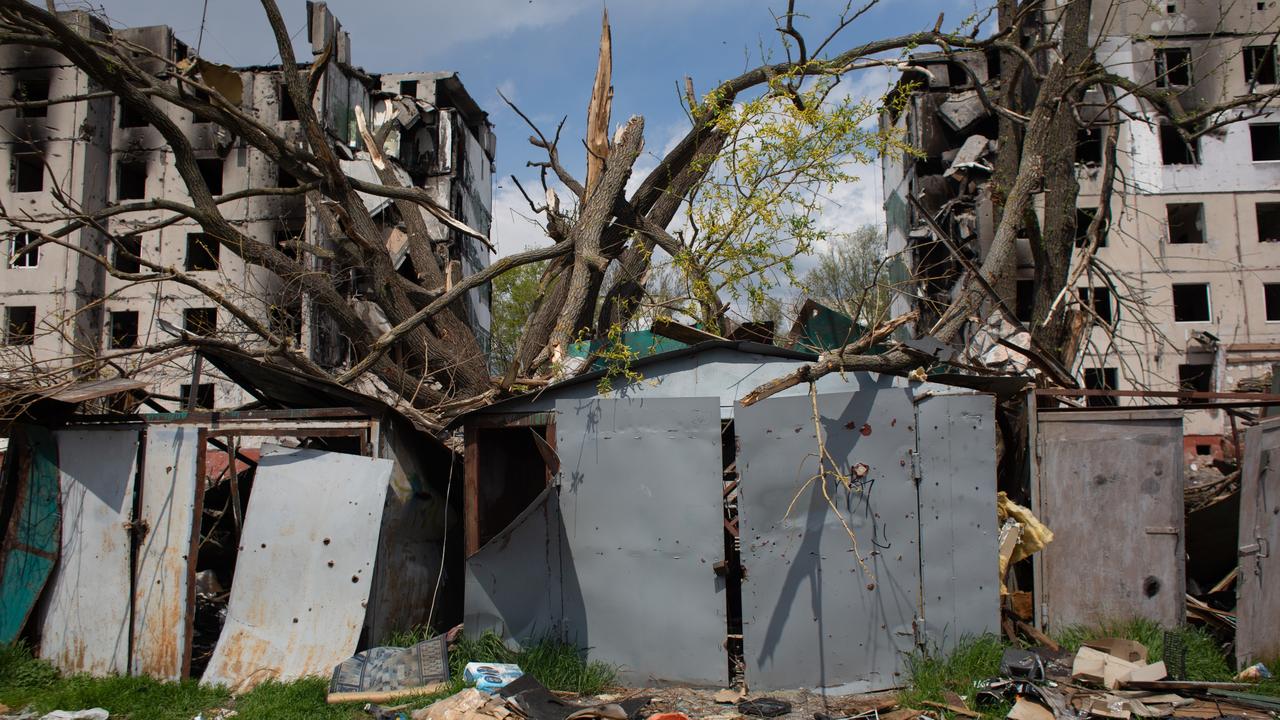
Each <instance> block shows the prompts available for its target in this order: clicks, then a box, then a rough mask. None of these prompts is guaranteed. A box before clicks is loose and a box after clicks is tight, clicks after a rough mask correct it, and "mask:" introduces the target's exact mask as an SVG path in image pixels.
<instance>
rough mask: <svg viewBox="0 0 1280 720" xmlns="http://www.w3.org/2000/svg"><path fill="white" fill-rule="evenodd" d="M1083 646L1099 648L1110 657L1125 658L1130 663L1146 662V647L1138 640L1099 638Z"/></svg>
mask: <svg viewBox="0 0 1280 720" xmlns="http://www.w3.org/2000/svg"><path fill="white" fill-rule="evenodd" d="M1084 646H1085V647H1088V648H1093V649H1094V650H1099V651H1101V652H1104V653H1106V654H1108V655H1111V656H1112V657H1117V658H1120V659H1121V660H1127V661H1129V662H1131V663H1143V664H1146V662H1147V648H1146V646H1144V645H1143V644H1142V643H1140V642H1136V641H1134V640H1127V639H1125V638H1100V639H1098V640H1091V641H1089V642H1087V643H1085V644H1084Z"/></svg>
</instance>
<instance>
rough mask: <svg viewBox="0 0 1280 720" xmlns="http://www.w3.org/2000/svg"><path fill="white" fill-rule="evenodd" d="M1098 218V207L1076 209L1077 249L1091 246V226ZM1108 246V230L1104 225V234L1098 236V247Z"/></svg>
mask: <svg viewBox="0 0 1280 720" xmlns="http://www.w3.org/2000/svg"><path fill="white" fill-rule="evenodd" d="M1097 216H1098V208H1096V207H1077V208H1076V237H1075V242H1076V247H1077V248H1084V247H1088V245H1089V226H1090V225H1092V224H1093V219H1094V218H1095V217H1097ZM1106 246H1107V228H1106V226H1105V225H1104V226H1103V228H1102V232H1101V233H1100V234H1099V236H1098V247H1100V248H1104V247H1106Z"/></svg>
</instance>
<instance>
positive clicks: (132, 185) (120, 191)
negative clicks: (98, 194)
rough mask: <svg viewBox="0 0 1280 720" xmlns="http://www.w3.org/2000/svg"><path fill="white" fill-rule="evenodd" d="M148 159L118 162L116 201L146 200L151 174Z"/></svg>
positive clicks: (129, 159)
mask: <svg viewBox="0 0 1280 720" xmlns="http://www.w3.org/2000/svg"><path fill="white" fill-rule="evenodd" d="M149 169H150V168H148V163H147V159H146V158H142V159H137V158H120V159H119V160H117V161H116V200H146V199H147V180H149V179H150V178H149V177H148V175H149V173H148V170H149Z"/></svg>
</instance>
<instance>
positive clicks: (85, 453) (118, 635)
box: [40, 430, 139, 676]
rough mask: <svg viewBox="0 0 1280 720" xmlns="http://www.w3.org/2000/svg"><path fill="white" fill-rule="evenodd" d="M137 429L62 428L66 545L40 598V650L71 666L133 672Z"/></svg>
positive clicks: (61, 666) (59, 663)
mask: <svg viewBox="0 0 1280 720" xmlns="http://www.w3.org/2000/svg"><path fill="white" fill-rule="evenodd" d="M138 434H139V433H138V431H137V430H61V431H59V432H57V433H56V434H55V437H56V438H57V442H58V455H59V457H60V458H61V463H60V467H59V471H60V475H61V477H60V483H61V488H62V547H61V552H60V555H59V559H58V566H57V568H56V569H55V570H54V573H53V577H52V578H51V579H50V581H49V588H48V590H47V591H46V592H45V596H44V601H43V603H42V606H41V624H40V627H41V631H40V657H42V658H44V659H46V660H48V661H50V662H52V663H53V664H54V665H56V666H57V667H58V668H59V669H61V670H63V671H64V672H68V673H89V674H90V675H98V676H101V675H109V674H120V675H123V674H126V673H128V672H129V616H130V606H131V604H132V602H133V598H132V596H131V595H130V592H129V581H128V578H129V572H130V554H131V552H130V538H129V529H128V523H129V521H130V520H131V519H132V517H133V487H134V478H135V476H136V475H137V470H138V464H137V460H138Z"/></svg>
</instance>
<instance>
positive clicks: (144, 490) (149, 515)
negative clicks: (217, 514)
mask: <svg viewBox="0 0 1280 720" xmlns="http://www.w3.org/2000/svg"><path fill="white" fill-rule="evenodd" d="M199 442H200V438H199V432H198V429H197V428H196V426H195V425H176V424H175V425H161V424H155V425H149V426H148V427H147V438H146V448H145V450H144V451H143V455H144V459H143V467H142V487H141V488H139V490H138V494H139V502H138V524H139V525H140V526H142V527H145V528H146V529H147V532H146V535H144V536H143V537H142V540H141V542H140V544H139V546H138V555H137V560H136V561H135V564H134V573H135V575H134V577H135V583H134V595H133V656H132V657H131V658H130V661H129V662H130V666H131V669H132V672H133V674H134V675H150V676H151V677H154V678H157V679H160V680H178V679H181V678H182V677H183V675H185V674H186V672H187V669H188V667H189V665H190V657H191V643H190V639H189V636H188V635H187V628H188V627H189V626H190V624H191V621H192V617H191V612H192V606H193V604H194V602H195V593H194V588H193V587H192V582H193V580H194V575H195V558H194V553H195V550H196V539H197V538H196V534H197V531H196V529H195V528H196V527H197V525H196V522H197V519H196V517H195V512H196V505H195V501H196V497H197V494H203V492H204V482H203V480H202V479H201V478H199V477H197V475H196V456H197V454H198V451H199Z"/></svg>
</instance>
